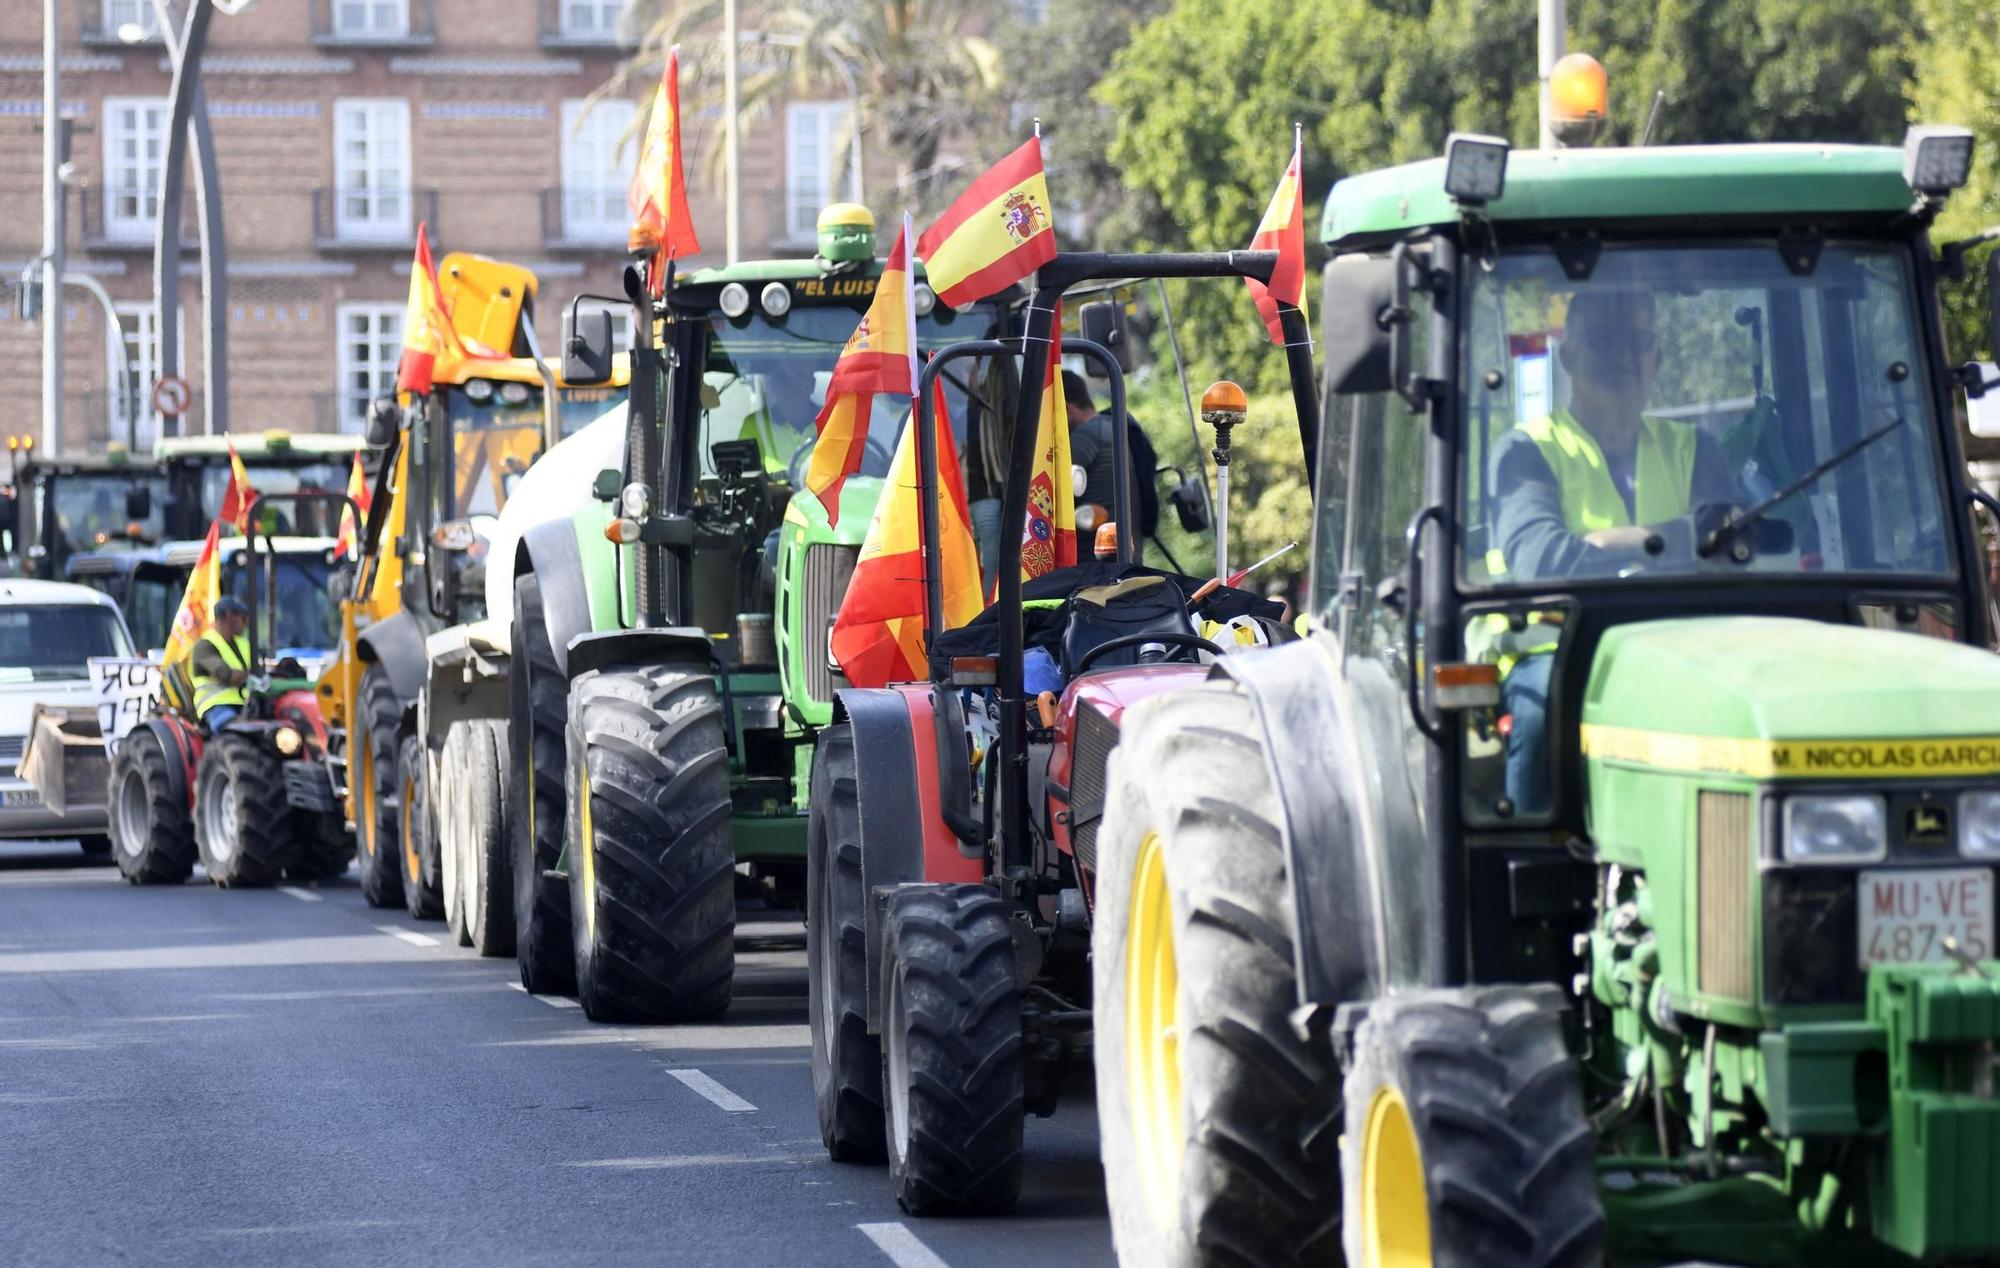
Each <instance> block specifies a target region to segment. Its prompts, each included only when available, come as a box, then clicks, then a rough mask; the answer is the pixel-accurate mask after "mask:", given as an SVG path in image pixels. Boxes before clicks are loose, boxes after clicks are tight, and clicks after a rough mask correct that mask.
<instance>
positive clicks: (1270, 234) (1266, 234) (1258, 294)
mask: <svg viewBox="0 0 2000 1268" xmlns="http://www.w3.org/2000/svg"><path fill="white" fill-rule="evenodd" d="M1304 153H1305V142H1304V139H1303V137H1302V135H1301V132H1300V129H1299V127H1298V125H1297V124H1294V125H1292V161H1291V162H1290V163H1289V164H1287V165H1286V166H1285V174H1284V175H1283V176H1281V177H1279V178H1278V189H1277V192H1276V193H1274V194H1272V195H1271V205H1270V206H1269V207H1266V208H1265V209H1264V219H1263V220H1262V221H1261V222H1260V223H1259V224H1258V225H1257V233H1256V236H1254V237H1252V238H1251V239H1250V249H1251V250H1252V251H1276V252H1277V253H1278V264H1277V267H1275V268H1273V269H1272V270H1271V280H1270V282H1269V284H1266V283H1263V282H1259V281H1257V280H1256V279H1255V278H1244V279H1243V280H1244V283H1245V284H1246V285H1248V286H1249V288H1250V300H1251V302H1252V303H1254V304H1256V305H1257V315H1258V316H1260V317H1262V318H1263V319H1264V329H1265V330H1266V331H1268V332H1269V333H1270V336H1271V342H1272V343H1275V344H1277V345H1278V346H1279V347H1283V346H1284V344H1285V330H1284V323H1283V322H1282V321H1280V320H1279V318H1278V305H1280V304H1289V305H1290V306H1291V307H1293V308H1296V309H1298V310H1299V312H1300V313H1301V314H1303V313H1304V312H1305V308H1306V222H1305V200H1304V199H1303V198H1301V197H1300V194H1299V191H1300V189H1301V188H1302V181H1303V179H1304V163H1303V161H1302V160H1303V157H1304Z"/></svg>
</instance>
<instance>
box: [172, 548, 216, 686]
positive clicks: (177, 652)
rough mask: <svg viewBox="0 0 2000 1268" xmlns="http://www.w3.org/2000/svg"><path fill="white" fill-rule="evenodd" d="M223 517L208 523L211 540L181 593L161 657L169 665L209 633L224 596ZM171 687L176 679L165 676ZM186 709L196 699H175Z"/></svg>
mask: <svg viewBox="0 0 2000 1268" xmlns="http://www.w3.org/2000/svg"><path fill="white" fill-rule="evenodd" d="M221 537H222V518H221V517H220V516H217V517H216V519H215V522H214V523H212V524H210V525H209V526H208V540H206V541H204V542H203V543H202V544H201V555H200V556H199V557H198V558H197V559H196V560H195V564H194V571H193V572H191V573H189V574H188V583H187V589H186V590H185V591H183V592H182V594H181V605H180V607H179V608H177V609H175V611H174V624H173V627H172V628H171V629H169V630H168V631H167V650H166V654H165V655H163V656H162V657H161V658H160V664H161V666H162V667H163V668H165V669H172V668H173V667H174V666H175V665H176V664H178V663H179V662H181V661H184V660H186V659H187V658H188V657H189V656H192V655H193V654H194V645H195V644H196V643H197V642H199V641H201V636H202V635H203V634H206V633H208V625H209V622H210V620H212V619H213V618H214V615H215V601H216V600H217V599H220V598H221V597H222V558H221V555H222V552H221ZM164 681H165V682H166V684H167V691H168V693H169V694H170V695H171V694H173V682H174V679H173V677H172V676H171V675H168V676H165V677H164ZM174 703H175V704H177V705H179V706H180V707H181V708H183V709H191V708H193V707H194V702H193V701H192V700H175V701H174Z"/></svg>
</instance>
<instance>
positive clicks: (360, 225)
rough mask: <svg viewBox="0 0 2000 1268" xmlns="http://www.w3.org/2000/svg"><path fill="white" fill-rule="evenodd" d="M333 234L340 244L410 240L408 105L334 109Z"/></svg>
mask: <svg viewBox="0 0 2000 1268" xmlns="http://www.w3.org/2000/svg"><path fill="white" fill-rule="evenodd" d="M333 145H334V160H333V177H334V231H335V233H337V234H338V235H339V236H340V237H342V238H387V239H406V238H408V237H409V236H410V103H409V102H408V101H404V100H388V101H342V102H338V103H336V105H335V106H334V128H333Z"/></svg>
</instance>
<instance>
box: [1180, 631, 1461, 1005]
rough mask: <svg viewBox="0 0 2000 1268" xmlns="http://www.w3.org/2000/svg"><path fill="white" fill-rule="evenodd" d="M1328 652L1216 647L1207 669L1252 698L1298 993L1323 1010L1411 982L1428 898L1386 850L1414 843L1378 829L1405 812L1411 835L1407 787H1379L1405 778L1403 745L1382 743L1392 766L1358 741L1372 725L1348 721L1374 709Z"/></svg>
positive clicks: (1321, 643) (1320, 644)
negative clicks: (1417, 901)
mask: <svg viewBox="0 0 2000 1268" xmlns="http://www.w3.org/2000/svg"><path fill="white" fill-rule="evenodd" d="M1333 654H1334V649H1333V646H1332V644H1331V642H1330V641H1329V640H1325V639H1321V638H1312V639H1306V640H1302V641H1300V642H1296V643H1290V644H1287V645H1284V646H1281V647H1274V648H1272V649H1270V650H1269V651H1263V652H1259V653H1256V654H1254V655H1249V656H1224V657H1221V658H1219V659H1218V660H1217V661H1216V662H1215V667H1214V670H1213V676H1214V677H1218V678H1228V679H1229V680H1231V681H1232V682H1234V683H1235V684H1236V685H1237V686H1238V687H1239V688H1241V689H1242V691H1243V693H1244V694H1245V695H1247V696H1248V697H1249V698H1250V702H1251V705H1252V707H1253V709H1254V710H1255V715H1256V718H1257V724H1258V728H1259V730H1260V732H1261V734H1262V739H1263V750H1264V761H1265V766H1266V769H1267V770H1268V771H1269V773H1270V777H1271V783H1272V786H1273V787H1274V788H1275V789H1276V790H1277V793H1278V801H1279V804H1280V806H1282V807H1283V816H1282V821H1281V822H1280V824H1279V829H1280V831H1281V832H1282V834H1283V837H1284V846H1285V862H1286V870H1287V871H1288V873H1289V874H1290V876H1291V881H1292V900H1293V910H1294V912H1295V913H1296V920H1297V923H1298V929H1297V934H1298V936H1297V938H1296V940H1295V941H1294V943H1293V946H1294V948H1295V950H1294V956H1295V959H1296V961H1297V962H1296V965H1295V968H1296V969H1297V973H1298V984H1299V1002H1300V1004H1301V1005H1304V1006H1306V1007H1307V1008H1308V1009H1311V1010H1312V1013H1309V1014H1308V1017H1311V1016H1313V1015H1314V1014H1317V1015H1318V1016H1319V1018H1320V1019H1321V1020H1322V1022H1324V1021H1330V1020H1331V1018H1332V1013H1333V1010H1334V1009H1335V1008H1336V1007H1338V1005H1340V1004H1342V1003H1344V1002H1348V1001H1352V1000H1361V999H1373V998H1375V997H1377V996H1379V995H1381V994H1382V993H1383V992H1384V991H1385V990H1386V989H1388V987H1390V986H1391V985H1406V984H1411V983H1412V974H1413V973H1414V972H1417V971H1419V969H1420V961H1421V956H1422V952H1421V946H1422V938H1421V933H1422V929H1423V925H1424V923H1425V919H1426V917H1425V912H1426V911H1428V910H1429V908H1425V907H1413V908H1412V907H1406V906H1404V904H1403V900H1404V898H1405V897H1406V895H1405V893H1404V891H1405V889H1406V888H1407V887H1406V885H1405V884H1402V883H1399V882H1398V881H1397V880H1396V879H1395V874H1396V873H1397V872H1399V871H1400V872H1406V873H1407V872H1409V871H1411V870H1413V869H1410V868H1409V867H1408V866H1407V865H1406V864H1398V863H1397V861H1396V860H1398V859H1414V858H1420V857H1422V854H1421V851H1419V852H1418V853H1414V854H1402V853H1399V852H1398V851H1397V848H1396V845H1392V844H1391V842H1396V843H1397V844H1401V841H1400V837H1401V833H1394V834H1392V833H1391V832H1389V831H1387V830H1386V829H1387V827H1388V824H1387V822H1386V821H1387V820H1389V819H1391V818H1395V817H1399V816H1402V815H1407V816H1409V819H1410V824H1409V826H1411V827H1413V828H1414V829H1415V830H1416V832H1417V840H1418V842H1419V844H1421V841H1422V829H1421V824H1420V823H1418V822H1417V821H1416V820H1415V814H1416V808H1415V803H1414V799H1406V798H1401V797H1398V796H1397V795H1396V793H1395V791H1394V790H1392V789H1389V788H1386V787H1385V785H1387V784H1390V783H1392V782H1393V783H1398V784H1400V785H1402V786H1403V787H1404V788H1405V789H1407V777H1406V776H1405V775H1404V774H1403V773H1402V772H1401V769H1400V768H1401V766H1402V758H1401V747H1400V745H1397V746H1395V747H1394V748H1392V749H1390V751H1388V752H1387V753H1385V754H1383V755H1382V757H1384V758H1386V760H1387V762H1389V763H1391V764H1392V765H1393V766H1394V767H1395V768H1396V769H1388V770H1381V771H1378V770H1377V769H1376V767H1377V765H1378V760H1377V755H1376V754H1374V753H1368V754H1363V753H1362V752H1360V751H1358V750H1359V746H1357V744H1356V743H1355V737H1356V735H1357V734H1360V735H1364V736H1372V735H1374V734H1376V732H1375V730H1374V729H1373V728H1371V727H1370V726H1367V725H1361V726H1357V725H1356V722H1357V721H1360V722H1363V723H1365V722H1366V721H1367V720H1368V719H1367V717H1366V716H1363V715H1365V714H1367V713H1371V712H1372V711H1370V710H1367V709H1366V704H1365V702H1362V701H1358V700H1357V699H1356V696H1355V692H1354V689H1353V686H1352V684H1350V683H1349V682H1348V681H1347V680H1346V679H1345V678H1344V677H1343V675H1342V673H1341V671H1340V670H1339V669H1338V668H1336V666H1335V664H1334V662H1333ZM1350 667H1352V666H1350ZM1380 747H1384V748H1387V747H1389V746H1386V745H1384V746H1380ZM1405 801H1407V804H1401V803H1403V802H1405ZM1419 980H1420V979H1419Z"/></svg>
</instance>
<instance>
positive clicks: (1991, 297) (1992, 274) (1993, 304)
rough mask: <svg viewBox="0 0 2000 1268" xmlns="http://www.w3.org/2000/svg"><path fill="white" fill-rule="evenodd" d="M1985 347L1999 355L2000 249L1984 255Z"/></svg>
mask: <svg viewBox="0 0 2000 1268" xmlns="http://www.w3.org/2000/svg"><path fill="white" fill-rule="evenodd" d="M1986 346H1987V347H1989V348H1993V349H1994V350H1995V352H1996V354H2000V249H1995V250H1992V251H1989V252H1987V253H1986Z"/></svg>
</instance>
